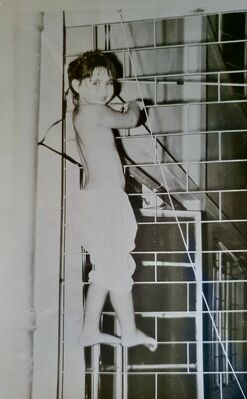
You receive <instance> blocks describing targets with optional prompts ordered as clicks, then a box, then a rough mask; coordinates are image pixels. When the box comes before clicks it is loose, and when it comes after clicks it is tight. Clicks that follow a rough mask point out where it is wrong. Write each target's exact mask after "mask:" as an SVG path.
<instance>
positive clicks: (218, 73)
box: [217, 72, 221, 103]
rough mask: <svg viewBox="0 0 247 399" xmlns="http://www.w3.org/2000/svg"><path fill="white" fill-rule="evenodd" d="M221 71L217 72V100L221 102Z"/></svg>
mask: <svg viewBox="0 0 247 399" xmlns="http://www.w3.org/2000/svg"><path fill="white" fill-rule="evenodd" d="M220 78H221V73H220V72H217V101H218V102H219V103H220V102H221V87H220Z"/></svg>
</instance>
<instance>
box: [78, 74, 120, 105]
mask: <svg viewBox="0 0 247 399" xmlns="http://www.w3.org/2000/svg"><path fill="white" fill-rule="evenodd" d="M77 91H78V93H79V95H80V102H82V103H84V104H101V105H105V104H107V103H108V102H109V101H110V100H111V99H112V97H113V94H114V84H113V80H112V78H111V77H110V76H109V74H108V72H107V70H106V69H105V68H103V67H100V68H95V69H94V70H93V73H92V76H91V78H86V79H83V80H82V81H81V84H79V85H78V87H77Z"/></svg>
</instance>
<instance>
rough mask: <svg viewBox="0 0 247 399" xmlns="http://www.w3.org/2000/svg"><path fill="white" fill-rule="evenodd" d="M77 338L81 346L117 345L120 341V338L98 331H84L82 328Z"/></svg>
mask: <svg viewBox="0 0 247 399" xmlns="http://www.w3.org/2000/svg"><path fill="white" fill-rule="evenodd" d="M79 340H80V345H81V346H91V345H95V344H106V345H118V344H120V343H121V340H120V338H118V337H115V336H114V335H110V334H105V333H102V332H100V331H94V332H92V331H88V332H86V331H83V330H82V332H81V334H80V338H79Z"/></svg>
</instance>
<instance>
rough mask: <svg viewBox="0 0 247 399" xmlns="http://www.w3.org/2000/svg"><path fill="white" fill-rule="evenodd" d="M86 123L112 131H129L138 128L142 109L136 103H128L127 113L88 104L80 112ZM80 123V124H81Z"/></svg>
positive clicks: (104, 106)
mask: <svg viewBox="0 0 247 399" xmlns="http://www.w3.org/2000/svg"><path fill="white" fill-rule="evenodd" d="M77 117H78V122H79V119H80V117H82V118H83V121H84V123H89V124H93V125H98V126H102V127H106V128H111V129H128V128H133V127H136V126H137V124H138V121H139V118H140V108H139V106H138V104H137V103H136V102H134V101H131V102H129V103H128V109H127V111H126V112H125V113H121V112H119V111H115V110H113V109H112V108H110V107H108V106H106V105H98V104H88V105H86V106H83V110H82V112H79V115H78V116H77ZM79 123H80V122H79Z"/></svg>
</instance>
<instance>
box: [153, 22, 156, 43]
mask: <svg viewBox="0 0 247 399" xmlns="http://www.w3.org/2000/svg"><path fill="white" fill-rule="evenodd" d="M153 37H154V47H156V19H154V20H153Z"/></svg>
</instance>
